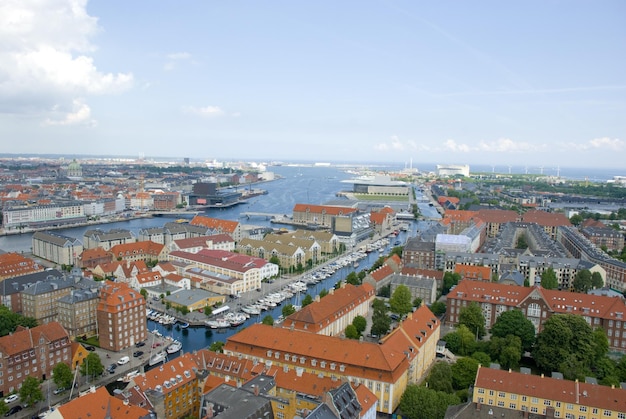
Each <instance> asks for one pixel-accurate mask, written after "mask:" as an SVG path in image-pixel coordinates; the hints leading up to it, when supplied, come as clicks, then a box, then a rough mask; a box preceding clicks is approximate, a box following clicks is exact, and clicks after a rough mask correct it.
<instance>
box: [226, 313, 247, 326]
mask: <svg viewBox="0 0 626 419" xmlns="http://www.w3.org/2000/svg"><path fill="white" fill-rule="evenodd" d="M229 314H231V315H230V316H229V317H228V318H227V319H226V320H228V322H229V323H230V326H231V327H237V326H240V325H242V324H244V323H245V322H246V320H247V317H246V316H245V315H244V314H243V313H229Z"/></svg>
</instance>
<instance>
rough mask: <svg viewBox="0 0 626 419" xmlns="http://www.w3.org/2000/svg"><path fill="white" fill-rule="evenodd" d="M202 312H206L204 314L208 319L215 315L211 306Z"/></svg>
mask: <svg viewBox="0 0 626 419" xmlns="http://www.w3.org/2000/svg"><path fill="white" fill-rule="evenodd" d="M202 311H204V314H205V315H206V316H207V317H211V316H212V315H213V309H212V308H211V306H210V305H207V306H205V307H204V308H203V309H202Z"/></svg>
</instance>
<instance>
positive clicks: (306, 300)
mask: <svg viewBox="0 0 626 419" xmlns="http://www.w3.org/2000/svg"><path fill="white" fill-rule="evenodd" d="M312 302H313V297H311V294H307V295H305V296H304V298H303V299H302V307H306V306H308V305H309V304H311V303H312Z"/></svg>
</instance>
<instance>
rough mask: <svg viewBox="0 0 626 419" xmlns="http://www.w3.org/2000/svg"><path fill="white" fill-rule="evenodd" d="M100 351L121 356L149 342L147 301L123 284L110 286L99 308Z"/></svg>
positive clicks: (101, 299)
mask: <svg viewBox="0 0 626 419" xmlns="http://www.w3.org/2000/svg"><path fill="white" fill-rule="evenodd" d="M96 316H97V324H98V333H99V339H100V347H101V348H103V349H107V350H109V351H114V352H118V351H121V350H124V349H126V348H129V347H131V346H133V345H135V343H137V342H140V341H144V340H146V339H147V337H148V336H147V323H146V300H145V299H144V298H143V296H142V295H141V294H140V293H139V292H137V291H135V290H133V289H132V288H130V287H129V286H128V285H126V284H124V283H118V282H115V283H110V282H107V283H106V284H105V285H104V286H103V287H102V288H101V289H100V299H99V301H98V307H97V314H96Z"/></svg>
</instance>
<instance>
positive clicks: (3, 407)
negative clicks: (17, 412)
mask: <svg viewBox="0 0 626 419" xmlns="http://www.w3.org/2000/svg"><path fill="white" fill-rule="evenodd" d="M8 411H9V406H8V405H7V404H6V403H5V402H4V399H0V415H4V414H5V413H6V412H8Z"/></svg>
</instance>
